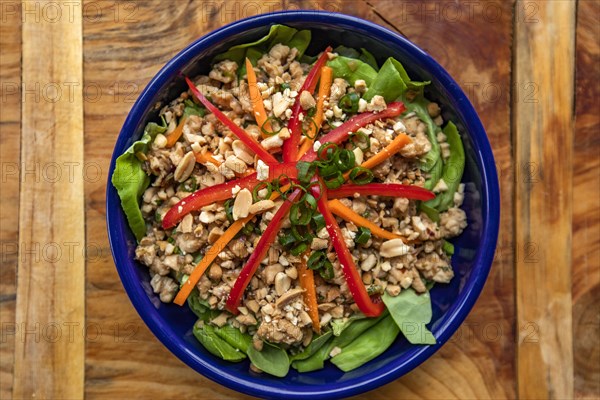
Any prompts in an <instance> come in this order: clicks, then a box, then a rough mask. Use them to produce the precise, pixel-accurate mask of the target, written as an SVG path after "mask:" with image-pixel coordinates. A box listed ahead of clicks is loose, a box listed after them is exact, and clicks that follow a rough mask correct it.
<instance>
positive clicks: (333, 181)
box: [325, 171, 344, 189]
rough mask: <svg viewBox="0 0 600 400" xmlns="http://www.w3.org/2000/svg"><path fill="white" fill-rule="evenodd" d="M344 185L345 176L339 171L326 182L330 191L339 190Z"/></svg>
mask: <svg viewBox="0 0 600 400" xmlns="http://www.w3.org/2000/svg"><path fill="white" fill-rule="evenodd" d="M343 183H344V175H342V173H341V172H340V171H338V172H337V173H336V174H335V175H333V176H332V177H331V178H329V179H327V180H326V181H325V186H327V188H328V189H337V188H339V187H340V186H342V184H343Z"/></svg>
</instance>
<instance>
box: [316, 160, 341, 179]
mask: <svg viewBox="0 0 600 400" xmlns="http://www.w3.org/2000/svg"><path fill="white" fill-rule="evenodd" d="M338 172H339V167H338V166H337V165H335V164H334V163H321V166H320V167H319V176H321V178H325V179H327V177H329V176H332V175H336V174H337V173H338Z"/></svg>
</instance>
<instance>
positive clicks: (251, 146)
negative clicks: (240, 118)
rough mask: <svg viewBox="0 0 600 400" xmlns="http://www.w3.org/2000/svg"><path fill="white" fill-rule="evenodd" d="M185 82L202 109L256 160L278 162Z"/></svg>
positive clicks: (190, 82) (269, 162)
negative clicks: (219, 122) (233, 136)
mask: <svg viewBox="0 0 600 400" xmlns="http://www.w3.org/2000/svg"><path fill="white" fill-rule="evenodd" d="M185 81H186V82H187V84H188V86H189V88H190V90H191V91H192V93H193V94H194V96H196V98H197V99H198V100H200V102H201V103H202V104H204V107H206V108H207V109H208V111H210V112H212V113H213V114H214V115H215V117H217V119H218V120H219V121H221V122H222V123H223V124H224V125H225V126H227V127H228V128H229V129H231V131H232V132H233V134H234V135H235V136H237V137H238V139H240V140H241V141H242V142H243V143H244V144H245V145H246V146H248V148H249V149H250V150H252V151H253V152H254V153H256V155H258V158H260V159H261V160H263V162H264V163H266V164H276V163H277V162H278V161H277V160H276V159H275V157H273V156H272V155H271V154H270V153H269V152H268V151H267V150H265V149H264V148H263V147H262V146H261V145H260V144H259V143H258V142H257V141H256V140H255V139H254V138H253V137H252V136H250V135H249V134H248V132H246V131H245V130H243V129H242V128H240V127H239V126H237V125H236V124H235V123H234V122H233V121H232V120H230V119H229V118H228V117H227V115H225V114H223V112H222V111H221V110H219V109H218V108H217V107H216V106H215V105H214V104H212V103H211V102H210V101H208V99H207V98H206V97H204V95H203V94H202V93H201V92H200V91H199V90H198V88H197V87H196V85H194V83H193V82H192V81H191V80H190V78H188V77H187V76H186V77H185Z"/></svg>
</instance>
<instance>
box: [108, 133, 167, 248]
mask: <svg viewBox="0 0 600 400" xmlns="http://www.w3.org/2000/svg"><path fill="white" fill-rule="evenodd" d="M166 130H167V127H166V124H165V125H163V126H160V125H158V124H156V123H154V122H150V123H149V124H148V125H146V129H145V130H144V135H143V136H142V138H141V139H140V140H138V141H137V142H135V143H133V144H132V145H131V147H130V148H129V149H127V150H126V151H125V153H123V154H122V155H120V156H119V158H117V161H116V165H115V171H114V172H113V176H112V178H111V182H112V184H113V186H114V187H115V188H116V189H117V193H118V194H119V198H120V199H121V207H122V208H123V212H124V213H125V216H126V217H127V223H128V224H129V227H130V228H131V230H132V231H133V234H134V235H135V237H136V239H137V240H138V241H139V240H141V239H142V238H143V237H144V235H146V223H145V222H144V218H143V217H142V211H141V210H140V204H139V201H140V198H141V197H142V194H144V191H145V190H146V188H147V187H148V185H150V178H149V177H148V175H147V174H146V172H144V170H143V169H142V161H141V160H140V159H139V158H138V157H137V154H139V153H143V154H146V153H147V152H148V146H149V144H150V143H151V142H152V141H153V140H154V138H155V137H156V135H157V134H158V133H164V132H165V131H166Z"/></svg>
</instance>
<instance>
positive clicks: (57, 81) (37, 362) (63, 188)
mask: <svg viewBox="0 0 600 400" xmlns="http://www.w3.org/2000/svg"><path fill="white" fill-rule="evenodd" d="M43 4H45V3H43ZM43 4H42V3H40V2H34V1H26V2H24V3H23V7H24V9H29V10H32V9H33V10H35V7H40V5H43ZM54 4H57V5H59V6H61V7H65V4H64V3H54ZM40 10H41V8H40ZM71 16H72V18H58V19H54V18H52V17H51V16H50V15H49V14H46V15H44V14H41V15H40V16H39V17H40V18H25V19H24V21H23V26H22V38H23V58H22V62H23V73H22V76H23V85H24V87H28V88H34V90H36V91H35V92H33V94H31V93H30V94H28V97H25V91H24V97H23V102H22V106H21V107H22V116H23V120H22V130H21V141H22V143H24V144H26V145H24V146H22V147H21V160H22V162H23V164H24V165H25V166H27V167H28V168H29V169H36V171H37V173H39V178H38V175H33V176H29V178H31V179H23V182H22V184H21V188H20V214H19V226H20V229H19V243H20V244H21V246H20V258H19V263H18V268H19V269H18V271H19V279H18V282H17V310H16V323H17V325H18V326H19V327H20V329H21V330H23V331H24V332H25V330H27V332H29V333H28V334H26V335H23V336H22V338H20V340H17V341H16V342H15V364H14V388H13V397H14V398H16V399H22V398H32V397H36V398H61V399H67V398H69V399H77V398H81V397H82V396H83V384H84V376H83V349H84V346H83V342H84V341H83V336H82V335H81V334H80V331H81V329H82V327H83V326H84V325H85V321H84V313H83V312H84V304H85V297H84V268H85V263H84V255H83V253H82V249H83V245H84V240H85V231H84V208H83V195H84V192H83V179H82V176H81V166H82V165H83V134H82V131H83V101H82V91H81V82H83V80H82V68H81V67H82V39H81V26H82V17H81V13H73V14H72V15H71ZM69 84H73V90H72V91H69V92H65V91H64V88H65V87H68V85H69ZM25 85H26V86H25ZM37 88H39V89H37ZM37 90H39V92H38V91H37ZM38 94H39V96H38ZM69 166H71V167H72V170H73V173H72V174H71V173H69V171H70V169H69ZM78 166H79V169H77V167H78ZM77 171H79V172H80V173H79V174H77V173H76V172H77ZM71 249H72V250H73V251H71ZM70 327H73V330H72V332H73V334H70V331H71V329H70Z"/></svg>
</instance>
